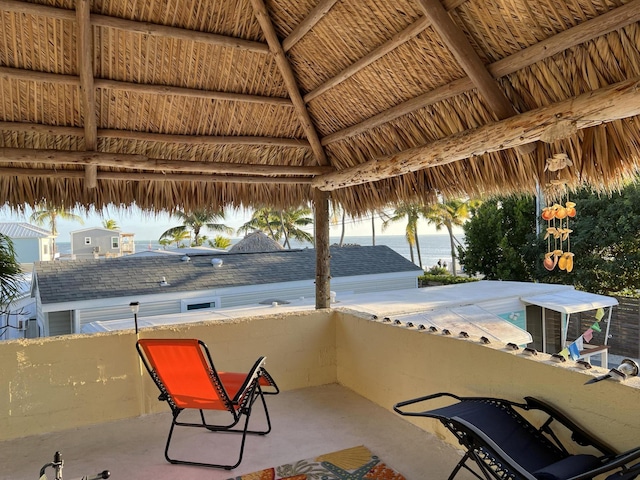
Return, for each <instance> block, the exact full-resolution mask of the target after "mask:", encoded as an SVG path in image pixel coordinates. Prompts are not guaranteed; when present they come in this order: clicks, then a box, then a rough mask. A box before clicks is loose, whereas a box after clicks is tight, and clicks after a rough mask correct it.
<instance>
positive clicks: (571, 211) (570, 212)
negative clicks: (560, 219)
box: [566, 202, 576, 218]
mask: <svg viewBox="0 0 640 480" xmlns="http://www.w3.org/2000/svg"><path fill="white" fill-rule="evenodd" d="M566 207H567V216H568V217H571V218H573V217H575V216H576V204H575V203H573V202H567V203H566Z"/></svg>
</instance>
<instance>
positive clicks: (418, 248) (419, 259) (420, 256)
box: [413, 227, 424, 270]
mask: <svg viewBox="0 0 640 480" xmlns="http://www.w3.org/2000/svg"><path fill="white" fill-rule="evenodd" d="M413 238H415V241H416V252H417V254H418V265H420V268H423V267H422V255H421V254H420V241H419V240H418V228H417V227H416V230H415V232H413ZM423 270H424V268H423Z"/></svg>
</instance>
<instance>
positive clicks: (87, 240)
mask: <svg viewBox="0 0 640 480" xmlns="http://www.w3.org/2000/svg"><path fill="white" fill-rule="evenodd" d="M84 244H85V245H91V237H84Z"/></svg>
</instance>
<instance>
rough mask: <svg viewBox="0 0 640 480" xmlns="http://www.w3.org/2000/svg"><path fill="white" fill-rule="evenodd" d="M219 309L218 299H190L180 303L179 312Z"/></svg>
mask: <svg viewBox="0 0 640 480" xmlns="http://www.w3.org/2000/svg"><path fill="white" fill-rule="evenodd" d="M216 308H220V297H202V298H190V299H188V300H181V301H180V312H181V313H184V312H190V311H191V310H214V309H216Z"/></svg>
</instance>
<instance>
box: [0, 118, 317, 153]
mask: <svg viewBox="0 0 640 480" xmlns="http://www.w3.org/2000/svg"><path fill="white" fill-rule="evenodd" d="M0 131H6V132H16V133H36V134H43V135H69V136H74V137H81V136H83V135H84V129H82V128H79V127H63V126H58V125H41V124H36V123H21V122H0ZM98 138H115V139H122V140H138V141H143V142H161V143H182V144H186V145H257V146H274V147H290V148H309V142H307V141H306V140H304V139H300V140H298V139H295V138H283V137H255V136H244V137H241V136H230V135H227V136H225V135H220V136H216V135H171V134H164V133H147V132H132V131H129V130H115V129H101V128H99V129H98Z"/></svg>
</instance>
